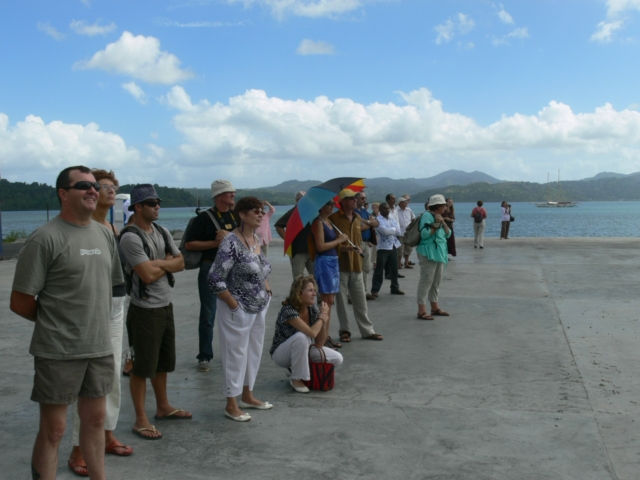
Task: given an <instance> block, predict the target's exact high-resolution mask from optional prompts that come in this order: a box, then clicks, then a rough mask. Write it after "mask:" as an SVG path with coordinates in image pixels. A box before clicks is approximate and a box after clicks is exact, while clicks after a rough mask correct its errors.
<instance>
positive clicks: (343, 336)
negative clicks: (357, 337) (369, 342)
mask: <svg viewBox="0 0 640 480" xmlns="http://www.w3.org/2000/svg"><path fill="white" fill-rule="evenodd" d="M340 341H341V342H343V343H349V342H350V341H351V332H350V331H349V330H340Z"/></svg>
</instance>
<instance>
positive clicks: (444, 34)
mask: <svg viewBox="0 0 640 480" xmlns="http://www.w3.org/2000/svg"><path fill="white" fill-rule="evenodd" d="M474 26H475V22H474V21H473V19H472V18H471V17H470V16H468V15H466V14H464V13H458V14H457V15H456V16H455V17H454V18H449V19H447V21H446V22H444V23H441V24H440V25H436V26H435V27H434V30H435V31H436V33H437V34H438V35H437V36H436V44H437V45H441V44H443V43H449V42H450V41H451V40H453V38H454V37H456V36H457V35H466V34H468V33H469V32H471V30H473V27H474Z"/></svg>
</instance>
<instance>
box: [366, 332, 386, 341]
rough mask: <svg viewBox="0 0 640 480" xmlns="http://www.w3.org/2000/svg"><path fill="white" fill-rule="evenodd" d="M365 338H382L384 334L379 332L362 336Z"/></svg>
mask: <svg viewBox="0 0 640 480" xmlns="http://www.w3.org/2000/svg"><path fill="white" fill-rule="evenodd" d="M362 338H363V339H364V340H382V338H383V337H382V335H380V334H379V333H372V334H371V335H367V336H366V337H362Z"/></svg>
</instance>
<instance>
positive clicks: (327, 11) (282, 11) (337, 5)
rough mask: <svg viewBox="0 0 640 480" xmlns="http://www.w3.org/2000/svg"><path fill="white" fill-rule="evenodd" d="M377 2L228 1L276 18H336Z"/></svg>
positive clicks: (353, 0) (309, 0)
mask: <svg viewBox="0 0 640 480" xmlns="http://www.w3.org/2000/svg"><path fill="white" fill-rule="evenodd" d="M373 1H375V0H227V3H230V4H236V3H240V4H242V5H244V6H245V8H249V7H252V6H254V5H259V6H262V7H265V8H267V9H269V10H270V11H271V13H272V15H273V16H274V17H276V18H283V17H285V16H287V15H293V16H296V17H309V18H321V17H334V16H338V15H344V14H345V13H349V12H353V11H355V10H358V9H360V8H362V7H363V6H364V4H365V3H372V2H373Z"/></svg>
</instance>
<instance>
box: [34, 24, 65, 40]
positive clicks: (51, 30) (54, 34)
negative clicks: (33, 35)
mask: <svg viewBox="0 0 640 480" xmlns="http://www.w3.org/2000/svg"><path fill="white" fill-rule="evenodd" d="M37 27H38V30H40V31H41V32H43V33H45V34H47V35H49V36H50V37H51V38H53V39H54V40H62V39H63V38H64V37H65V35H64V33H62V32H59V31H58V30H56V28H55V27H53V26H51V24H50V23H49V22H38V24H37Z"/></svg>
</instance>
